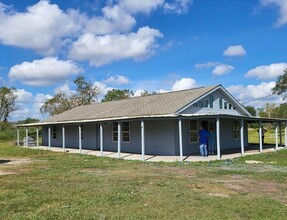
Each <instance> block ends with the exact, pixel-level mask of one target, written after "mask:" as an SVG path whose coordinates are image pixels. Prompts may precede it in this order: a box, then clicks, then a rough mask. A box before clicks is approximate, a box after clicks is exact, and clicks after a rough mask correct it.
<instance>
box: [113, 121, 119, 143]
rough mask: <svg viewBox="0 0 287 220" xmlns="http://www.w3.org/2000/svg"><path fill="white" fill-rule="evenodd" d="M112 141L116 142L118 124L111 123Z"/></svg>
mask: <svg viewBox="0 0 287 220" xmlns="http://www.w3.org/2000/svg"><path fill="white" fill-rule="evenodd" d="M113 141H115V142H116V141H118V122H113Z"/></svg>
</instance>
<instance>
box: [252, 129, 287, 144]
mask: <svg viewBox="0 0 287 220" xmlns="http://www.w3.org/2000/svg"><path fill="white" fill-rule="evenodd" d="M257 130H258V129H253V128H249V129H248V143H251V144H258V143H259V135H258V131H257ZM284 135H285V134H284V129H282V131H281V136H282V144H284V143H285V136H284ZM264 142H265V144H275V130H274V129H269V130H267V132H266V133H265V138H264ZM278 143H279V144H280V133H279V130H278Z"/></svg>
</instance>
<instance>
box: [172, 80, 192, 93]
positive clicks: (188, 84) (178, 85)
mask: <svg viewBox="0 0 287 220" xmlns="http://www.w3.org/2000/svg"><path fill="white" fill-rule="evenodd" d="M195 87H196V82H195V80H194V79H192V78H182V79H180V80H176V82H175V83H174V84H173V86H172V91H178V90H184V89H191V88H195Z"/></svg>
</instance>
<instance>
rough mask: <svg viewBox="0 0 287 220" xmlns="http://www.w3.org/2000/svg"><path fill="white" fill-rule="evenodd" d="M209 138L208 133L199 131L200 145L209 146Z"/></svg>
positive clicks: (203, 130) (202, 130)
mask: <svg viewBox="0 0 287 220" xmlns="http://www.w3.org/2000/svg"><path fill="white" fill-rule="evenodd" d="M207 138H208V131H207V130H205V129H201V130H200V131H199V143H200V144H207Z"/></svg>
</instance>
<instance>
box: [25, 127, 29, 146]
mask: <svg viewBox="0 0 287 220" xmlns="http://www.w3.org/2000/svg"><path fill="white" fill-rule="evenodd" d="M28 136H29V133H28V127H26V143H25V145H26V147H28Z"/></svg>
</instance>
